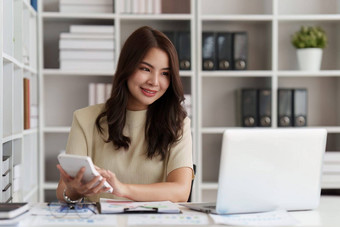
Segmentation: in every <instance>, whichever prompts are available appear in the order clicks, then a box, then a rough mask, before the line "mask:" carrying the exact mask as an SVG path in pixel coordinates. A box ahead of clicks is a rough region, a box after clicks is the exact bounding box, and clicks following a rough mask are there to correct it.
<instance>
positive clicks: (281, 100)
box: [277, 89, 293, 127]
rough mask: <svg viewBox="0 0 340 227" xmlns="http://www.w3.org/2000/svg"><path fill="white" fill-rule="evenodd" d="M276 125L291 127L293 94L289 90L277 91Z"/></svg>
mask: <svg viewBox="0 0 340 227" xmlns="http://www.w3.org/2000/svg"><path fill="white" fill-rule="evenodd" d="M277 97H278V125H279V126H280V127H290V126H293V103H292V102H293V92H292V90H291V89H279V90H278V96H277Z"/></svg>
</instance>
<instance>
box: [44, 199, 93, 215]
mask: <svg viewBox="0 0 340 227" xmlns="http://www.w3.org/2000/svg"><path fill="white" fill-rule="evenodd" d="M48 208H49V211H50V212H51V214H52V215H53V216H54V217H56V218H62V217H64V216H66V215H67V214H70V215H72V214H73V215H74V214H76V215H78V216H79V217H80V218H89V217H91V216H92V215H93V214H96V213H97V208H96V204H95V203H74V204H73V203H62V202H52V203H49V204H48Z"/></svg>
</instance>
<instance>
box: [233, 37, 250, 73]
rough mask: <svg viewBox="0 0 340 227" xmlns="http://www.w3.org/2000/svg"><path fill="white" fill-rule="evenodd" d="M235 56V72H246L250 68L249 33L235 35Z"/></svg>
mask: <svg viewBox="0 0 340 227" xmlns="http://www.w3.org/2000/svg"><path fill="white" fill-rule="evenodd" d="M233 55H234V58H233V59H234V60H233V61H234V65H233V69H235V70H245V69H247V66H248V34H247V32H234V33H233Z"/></svg>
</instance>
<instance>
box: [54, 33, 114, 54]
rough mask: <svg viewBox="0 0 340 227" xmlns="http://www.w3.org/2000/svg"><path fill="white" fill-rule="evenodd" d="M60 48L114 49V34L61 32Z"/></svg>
mask: <svg viewBox="0 0 340 227" xmlns="http://www.w3.org/2000/svg"><path fill="white" fill-rule="evenodd" d="M59 49H83V50H94V49H100V50H102V49H104V50H113V49H114V40H113V36H110V35H109V36H107V35H105V36H104V37H103V36H100V35H90V36H87V35H73V34H72V35H71V34H65V33H64V34H61V35H60V40H59Z"/></svg>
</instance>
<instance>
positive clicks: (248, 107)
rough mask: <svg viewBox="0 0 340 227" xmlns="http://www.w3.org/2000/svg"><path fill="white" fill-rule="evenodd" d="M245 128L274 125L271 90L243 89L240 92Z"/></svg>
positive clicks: (242, 120) (242, 118) (242, 122)
mask: <svg viewBox="0 0 340 227" xmlns="http://www.w3.org/2000/svg"><path fill="white" fill-rule="evenodd" d="M238 92H239V94H238V97H239V98H240V103H241V105H240V108H241V119H240V121H241V125H242V126H243V127H270V126H271V125H272V91H271V90H270V89H253V88H249V89H242V90H240V91H238Z"/></svg>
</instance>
